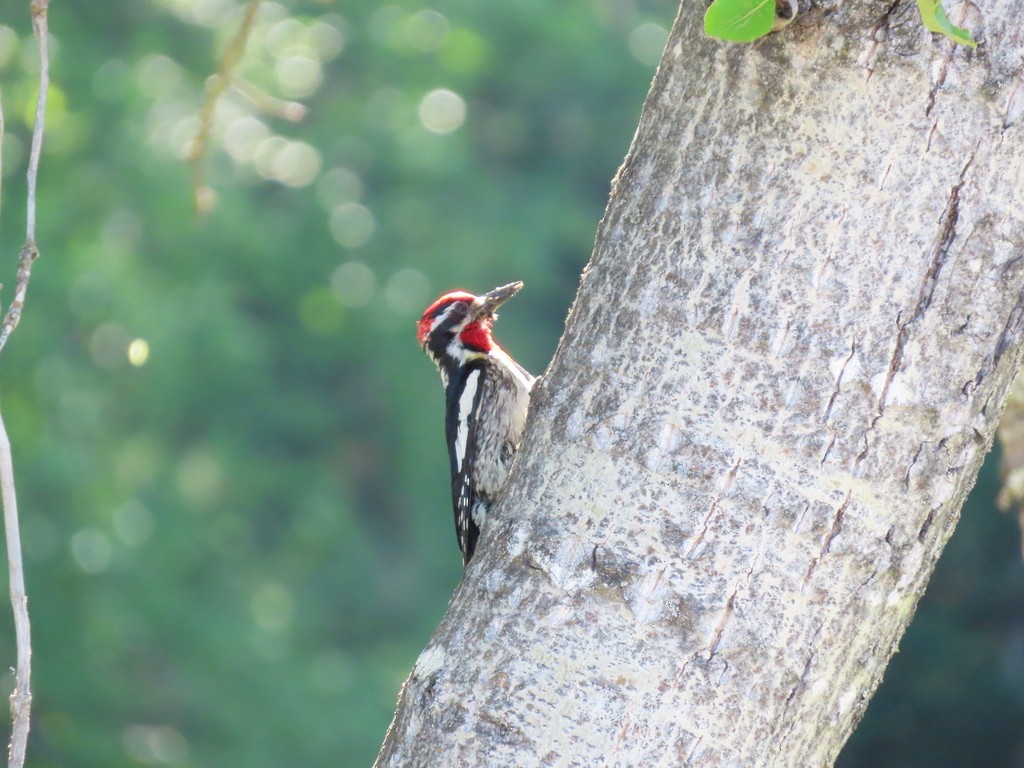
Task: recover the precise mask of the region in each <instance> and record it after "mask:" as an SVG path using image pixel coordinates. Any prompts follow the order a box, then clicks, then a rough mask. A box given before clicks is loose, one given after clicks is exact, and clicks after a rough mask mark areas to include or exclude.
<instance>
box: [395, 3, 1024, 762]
mask: <svg viewBox="0 0 1024 768" xmlns="http://www.w3.org/2000/svg"><path fill="white" fill-rule="evenodd" d="M703 11H704V5H703V4H701V3H683V6H682V8H681V11H680V15H679V18H678V19H677V20H676V23H675V25H674V28H673V30H672V33H671V35H670V38H669V42H668V46H667V49H666V53H665V56H664V59H663V60H662V64H661V67H660V69H659V71H658V74H657V76H656V78H655V81H654V84H653V86H652V90H651V92H650V94H649V96H648V99H647V102H646V105H645V107H644V112H643V115H642V118H641V121H640V126H639V129H638V132H637V135H636V137H635V139H634V142H633V146H632V148H631V149H630V152H629V155H628V156H627V158H626V161H625V163H624V165H623V167H622V169H621V171H620V172H619V175H618V177H617V178H616V181H615V183H614V186H613V192H612V197H611V201H610V203H609V207H608V210H607V212H606V215H605V218H604V220H603V222H602V224H601V226H600V229H599V232H598V237H597V243H596V248H595V251H594V254H593V258H592V260H591V263H590V265H589V266H588V268H587V270H586V272H585V274H584V279H583V282H582V285H581V287H580V291H579V295H578V297H577V301H576V304H575V306H574V308H573V311H572V313H571V314H570V317H569V320H568V324H567V328H566V331H565V335H564V338H563V340H562V343H561V345H560V347H559V350H558V352H557V354H556V356H555V359H554V361H553V363H552V365H551V366H550V368H549V370H548V372H547V374H546V375H545V377H544V380H543V383H542V384H541V386H540V388H539V390H538V392H537V396H536V399H535V405H534V411H533V414H532V417H531V422H530V424H529V426H528V428H527V434H526V438H525V440H524V445H523V449H522V453H521V454H520V460H519V462H518V464H517V466H516V468H515V469H514V470H513V476H512V478H511V480H510V488H509V492H508V493H507V495H506V496H505V498H504V499H503V501H502V503H501V504H500V505H499V507H498V508H497V509H496V511H495V513H494V518H493V522H492V523H491V524H490V526H489V529H488V530H487V531H486V532H485V534H484V539H483V543H482V549H481V552H480V554H479V555H478V557H477V559H476V560H475V561H474V562H473V564H472V565H471V567H470V568H469V570H468V572H467V574H466V577H465V579H464V580H463V582H462V584H461V586H460V587H459V590H458V592H457V594H456V596H455V598H454V599H453V601H452V604H451V606H450V607H449V610H448V613H447V615H446V616H445V618H444V619H443V621H442V623H441V625H440V627H439V628H438V630H437V633H436V635H435V636H434V638H433V639H432V640H431V642H430V644H429V645H428V647H427V648H426V650H425V651H424V652H423V654H422V655H421V656H420V658H419V660H418V661H417V663H416V666H415V668H414V670H413V672H412V674H411V676H410V678H409V680H408V681H407V683H406V685H405V687H404V689H403V692H402V695H401V698H400V702H399V707H398V711H397V713H396V716H395V720H394V722H393V724H392V727H391V729H390V730H389V732H388V735H387V737H386V740H385V743H384V746H383V748H382V751H381V754H380V756H379V758H378V761H377V765H378V766H381V767H382V768H383V767H384V766H534V765H543V766H588V767H590V766H599V765H615V766H644V767H645V768H648V767H651V766H674V765H700V766H702V767H704V768H709V767H711V766H745V767H746V768H749V767H750V766H808V765H813V766H819V765H830V764H831V763H832V762H833V761H834V759H835V757H836V755H837V754H838V752H839V750H840V748H841V747H842V745H843V743H844V742H845V741H846V739H847V737H848V736H849V734H850V732H851V731H852V729H853V727H854V726H855V724H856V723H857V721H858V719H859V718H860V716H861V714H862V712H863V710H864V708H865V706H866V704H867V702H868V699H869V698H870V696H871V694H872V692H873V691H874V690H875V688H876V686H877V685H878V683H879V681H880V679H881V677H882V672H883V670H884V669H885V666H886V663H887V661H888V659H889V657H890V655H891V654H892V653H893V651H894V650H895V649H896V646H897V643H898V641H899V638H900V636H901V635H902V633H903V631H904V629H905V627H906V625H907V623H908V622H909V621H910V618H911V616H912V614H913V611H914V606H915V604H916V603H917V600H918V598H919V597H920V596H921V594H922V591H923V590H924V587H925V584H926V582H927V580H928V577H929V575H930V574H931V571H932V568H933V566H934V564H935V561H936V558H937V557H938V556H939V553H940V551H941V550H942V547H943V545H944V544H945V542H946V540H947V538H948V537H949V535H950V533H951V532H952V530H953V527H954V525H955V523H956V520H957V516H958V514H959V510H960V506H961V504H962V502H963V500H964V497H965V496H966V494H967V492H968V490H969V489H970V487H971V485H972V484H973V483H974V480H975V477H976V473H977V471H978V468H979V465H980V464H981V461H982V458H983V457H984V455H985V453H986V452H987V451H988V449H989V446H990V445H991V442H992V438H993V433H994V430H995V426H996V422H997V420H998V418H999V414H1000V411H1001V410H1002V406H1003V401H1004V398H1005V395H1006V392H1007V388H1008V387H1009V384H1010V381H1011V379H1012V375H1013V373H1014V372H1015V371H1016V370H1017V369H1018V367H1019V366H1020V364H1021V361H1022V345H1021V342H1022V324H1024V320H1022V318H1024V298H1022V296H1024V294H1022V291H1024V258H1022V257H1024V184H1022V182H1021V179H1024V120H1021V113H1022V112H1024V80H1022V72H1021V63H1022V61H1024V25H1022V24H1021V23H1020V19H1021V17H1022V16H1024V6H1022V5H1021V3H1020V2H1019V0H1017V1H1016V2H1014V1H1013V0H992V1H991V2H988V3H986V7H985V8H984V9H979V8H977V7H976V6H973V5H971V4H969V3H968V4H966V5H964V6H959V7H955V8H953V9H952V10H951V17H952V18H953V20H954V21H958V20H959V21H961V22H962V23H963V24H964V25H966V26H967V27H969V28H970V29H971V30H972V31H973V32H974V33H975V35H976V36H977V37H978V38H980V39H981V40H983V41H984V42H983V44H982V45H981V46H980V47H979V48H978V49H977V50H976V51H971V50H969V49H966V48H957V47H954V46H953V45H952V44H951V43H949V42H948V41H946V40H944V39H940V38H938V37H933V36H932V35H931V34H929V33H927V32H925V31H924V30H923V29H922V28H921V26H920V22H919V20H918V18H917V13H916V10H915V9H914V7H913V3H910V2H907V0H896V2H890V0H885V1H884V2H876V3H871V2H863V1H857V0H855V1H853V2H834V3H829V4H827V5H818V6H816V7H813V8H811V9H810V10H809V11H805V13H804V15H803V16H802V17H801V18H799V19H798V20H797V21H796V22H795V23H794V24H793V25H791V26H790V27H789V28H787V29H786V30H784V31H783V32H781V33H779V34H776V35H773V36H771V37H770V38H768V39H765V40H763V41H761V42H759V43H756V44H754V45H747V46H743V45H725V44H720V43H717V42H714V41H711V40H707V39H705V38H703V36H702V33H701V16H702V13H703Z"/></svg>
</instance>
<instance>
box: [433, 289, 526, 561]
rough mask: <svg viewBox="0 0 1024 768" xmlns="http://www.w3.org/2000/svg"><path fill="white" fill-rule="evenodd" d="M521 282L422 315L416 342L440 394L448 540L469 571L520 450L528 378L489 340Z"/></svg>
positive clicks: (443, 302) (448, 299)
mask: <svg viewBox="0 0 1024 768" xmlns="http://www.w3.org/2000/svg"><path fill="white" fill-rule="evenodd" d="M522 287H523V284H522V282H519V281H517V282H514V283H509V284H508V285H503V286H501V287H499V288H495V289H494V290H493V291H490V292H489V293H485V294H483V295H482V296H474V295H473V294H471V293H467V292H466V291H453V292H452V293H446V294H445V295H444V296H442V297H441V298H439V299H438V300H437V301H435V302H434V303H433V304H431V305H430V306H429V307H427V309H426V311H425V312H424V313H423V316H422V317H421V318H420V321H419V324H418V326H417V334H416V336H417V338H418V340H419V343H420V346H421V347H423V350H424V351H425V352H426V353H427V357H429V358H430V359H431V360H432V361H433V363H434V365H435V366H437V370H438V372H439V373H440V374H441V383H442V384H443V385H444V392H445V419H444V429H445V438H446V439H447V441H448V457H449V458H450V459H451V470H452V506H453V507H454V510H455V533H456V536H457V537H458V540H459V549H460V550H462V562H463V565H468V564H469V560H470V558H472V557H473V550H474V549H475V548H476V541H477V538H478V537H479V536H480V526H481V525H483V522H484V518H485V517H486V515H487V512H488V509H489V508H490V505H491V504H492V503H493V502H494V500H495V498H496V497H497V495H498V492H499V491H500V490H501V487H502V486H503V485H504V484H505V479H506V478H507V477H508V472H509V469H510V468H511V466H512V459H513V458H514V457H515V453H516V449H517V448H518V447H519V438H520V437H522V434H523V427H524V426H525V425H526V414H527V410H528V409H529V406H530V389H531V388H532V387H533V382H534V377H533V376H531V375H530V374H529V373H527V371H526V369H524V368H523V367H522V366H521V365H519V363H517V362H516V361H515V360H513V359H512V358H511V357H509V355H508V353H507V352H505V350H503V349H502V348H501V347H499V346H498V345H497V344H496V343H495V341H494V338H493V336H492V335H491V326H492V324H493V323H494V321H495V320H496V319H497V317H498V316H497V314H495V313H496V311H497V309H498V307H500V306H501V305H502V304H503V303H505V302H506V301H507V300H508V299H510V298H512V297H513V296H514V295H515V294H516V293H517V292H518V291H519V289H520V288H522Z"/></svg>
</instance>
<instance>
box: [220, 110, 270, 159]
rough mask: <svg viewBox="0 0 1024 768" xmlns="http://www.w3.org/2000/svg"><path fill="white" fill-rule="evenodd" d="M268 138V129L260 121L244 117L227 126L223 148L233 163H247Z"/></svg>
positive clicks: (247, 116)
mask: <svg viewBox="0 0 1024 768" xmlns="http://www.w3.org/2000/svg"><path fill="white" fill-rule="evenodd" d="M269 136H270V129H269V128H267V126H266V125H265V124H264V123H263V122H262V121H261V120H257V119H256V118H255V117H252V116H251V115H244V116H242V117H240V118H238V119H237V120H232V121H231V124H230V125H228V127H227V130H226V131H225V132H224V148H225V149H226V150H227V153H228V155H230V156H231V159H232V160H234V161H235V162H239V163H248V162H251V161H252V159H253V158H254V157H255V156H256V151H257V149H259V146H260V144H261V143H262V142H263V141H265V140H266V139H267V138H268V137H269Z"/></svg>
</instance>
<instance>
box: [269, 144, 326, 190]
mask: <svg viewBox="0 0 1024 768" xmlns="http://www.w3.org/2000/svg"><path fill="white" fill-rule="evenodd" d="M320 167H321V160H320V153H319V152H318V151H317V149H316V148H315V147H313V146H312V145H310V144H306V143H305V142H304V141H289V142H287V143H285V144H284V145H283V146H282V147H281V149H280V150H279V151H278V152H277V154H276V155H275V156H274V161H273V162H272V163H271V166H270V171H271V176H272V177H273V178H274V179H276V180H277V181H279V182H281V183H282V184H286V185H287V186H289V187H306V186H309V185H310V184H312V183H313V181H314V180H315V179H316V177H317V176H319V175H320Z"/></svg>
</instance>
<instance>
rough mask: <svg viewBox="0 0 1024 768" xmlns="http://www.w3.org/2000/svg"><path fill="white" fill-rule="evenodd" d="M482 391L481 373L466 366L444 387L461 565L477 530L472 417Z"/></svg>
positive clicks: (470, 547) (474, 422) (474, 437)
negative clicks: (474, 509)
mask: <svg viewBox="0 0 1024 768" xmlns="http://www.w3.org/2000/svg"><path fill="white" fill-rule="evenodd" d="M483 390H484V371H483V368H482V367H480V366H473V365H470V366H466V367H464V368H463V369H462V370H461V371H459V375H458V376H457V377H456V378H454V379H452V381H451V382H450V383H449V386H448V392H447V403H446V408H445V437H446V438H447V441H448V457H449V459H451V469H452V508H453V510H454V512H455V535H456V536H457V537H458V540H459V549H460V550H462V562H463V564H468V563H469V560H470V558H471V557H473V550H474V549H476V540H477V538H479V536H480V529H479V528H478V527H477V524H476V522H475V521H474V520H473V506H474V505H475V504H476V502H477V498H476V489H475V487H474V484H473V464H474V462H475V461H476V444H477V439H476V416H477V413H478V412H479V409H480V398H481V396H482V395H483Z"/></svg>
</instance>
